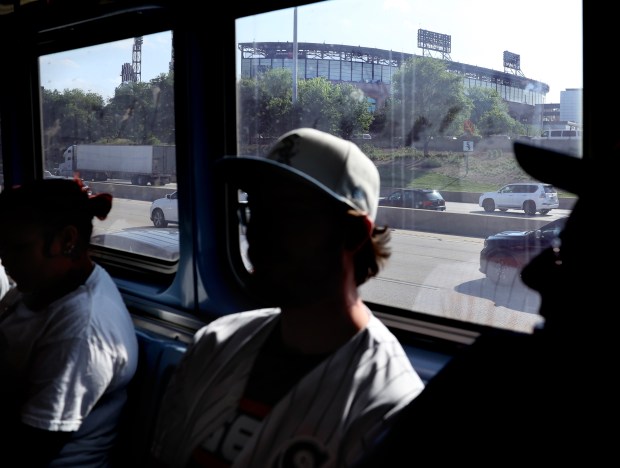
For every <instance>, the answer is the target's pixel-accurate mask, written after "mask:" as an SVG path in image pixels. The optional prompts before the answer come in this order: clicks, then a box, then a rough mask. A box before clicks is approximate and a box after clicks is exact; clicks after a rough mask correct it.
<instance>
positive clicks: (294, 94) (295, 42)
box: [293, 7, 298, 104]
mask: <svg viewBox="0 0 620 468" xmlns="http://www.w3.org/2000/svg"><path fill="white" fill-rule="evenodd" d="M297 55H298V54H297V7H295V10H294V13H293V104H295V103H296V102H297Z"/></svg>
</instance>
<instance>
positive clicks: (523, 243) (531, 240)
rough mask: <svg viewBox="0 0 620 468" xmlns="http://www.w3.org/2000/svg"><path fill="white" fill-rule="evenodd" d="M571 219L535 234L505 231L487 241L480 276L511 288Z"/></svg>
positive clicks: (556, 222)
mask: <svg viewBox="0 0 620 468" xmlns="http://www.w3.org/2000/svg"><path fill="white" fill-rule="evenodd" d="M567 219H568V217H563V218H558V219H556V220H555V221H551V222H550V223H548V224H545V225H544V226H543V227H542V228H540V229H536V230H534V231H502V232H498V233H497V234H493V235H492V236H488V237H487V238H486V239H485V240H484V247H483V248H482V250H481V251H480V272H481V273H484V274H485V275H486V277H487V278H488V279H489V280H491V281H493V282H494V283H498V284H503V285H507V284H512V283H513V281H514V280H515V278H516V276H517V275H518V274H519V273H520V271H521V269H522V268H523V267H524V266H525V265H527V263H529V261H530V260H531V259H532V258H534V257H535V256H536V255H538V254H539V253H540V252H542V251H543V250H544V249H546V248H547V247H549V246H551V245H552V244H553V242H554V241H555V240H556V239H557V237H558V235H559V234H560V232H561V231H562V229H563V228H564V224H565V223H566V220H567Z"/></svg>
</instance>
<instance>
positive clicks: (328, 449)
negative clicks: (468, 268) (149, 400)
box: [151, 309, 424, 468]
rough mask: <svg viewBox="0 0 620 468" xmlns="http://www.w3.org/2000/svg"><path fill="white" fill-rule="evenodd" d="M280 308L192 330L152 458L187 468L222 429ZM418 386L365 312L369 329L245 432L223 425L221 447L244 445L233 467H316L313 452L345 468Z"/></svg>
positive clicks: (394, 345) (396, 346) (395, 346)
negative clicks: (289, 462)
mask: <svg viewBox="0 0 620 468" xmlns="http://www.w3.org/2000/svg"><path fill="white" fill-rule="evenodd" d="M368 313H369V314H371V312H370V310H369V311H368ZM279 314H280V310H279V309H261V310H255V311H249V312H241V313H237V314H231V315H228V316H224V317H221V318H219V319H217V320H215V321H213V322H211V323H210V324H209V325H207V326H205V327H203V328H202V329H201V330H199V331H198V332H197V333H196V335H195V336H194V342H193V344H192V346H190V348H189V349H188V350H187V352H186V354H185V356H184V357H183V359H182V360H181V362H180V363H179V366H178V367H177V369H176V371H175V374H174V375H173V376H172V379H171V382H170V385H169V386H168V387H167V390H166V393H165V395H164V399H163V401H162V404H161V407H160V413H159V416H158V422H157V426H156V431H155V436H154V442H153V445H152V448H151V451H152V453H153V455H154V456H155V457H156V458H157V459H158V460H160V461H161V462H163V463H164V464H165V465H166V466H169V467H173V468H177V467H178V468H184V467H186V466H187V464H188V460H189V459H190V457H191V454H192V452H193V451H194V449H195V448H196V447H197V446H199V445H201V444H203V443H204V442H205V441H211V440H212V437H215V436H218V437H219V435H221V433H222V431H220V429H221V428H222V427H225V426H226V425H227V423H228V422H229V421H230V420H231V417H234V416H235V415H237V414H238V409H239V403H240V400H241V398H242V395H243V392H244V390H245V388H246V384H247V382H248V379H249V376H250V372H251V369H252V365H253V363H254V361H255V358H256V356H257V355H258V354H259V350H260V348H261V346H262V345H263V343H265V340H266V339H267V337H268V336H269V334H270V333H271V331H272V330H273V329H274V327H275V326H276V324H277V319H278V316H279ZM423 388H424V384H423V382H422V380H421V379H420V377H419V376H418V374H417V373H416V372H415V370H414V369H413V367H412V366H411V362H410V361H409V358H408V357H407V355H406V353H405V351H404V350H403V348H402V346H401V345H400V343H399V342H398V340H397V339H396V337H395V336H394V335H393V334H392V333H391V332H390V331H389V330H388V329H387V327H386V326H385V325H384V324H383V323H382V322H381V321H380V320H379V319H378V318H376V317H375V316H374V315H372V314H371V316H370V321H369V323H368V325H367V326H366V328H364V329H363V330H362V331H360V332H359V333H357V334H356V335H355V336H354V337H352V338H351V339H350V340H349V341H348V342H347V343H345V344H344V345H343V346H341V347H340V348H339V349H338V350H336V351H335V352H333V353H332V354H330V355H329V356H328V357H326V358H325V359H324V360H323V361H322V362H321V363H319V364H318V365H317V366H316V367H314V368H313V369H312V370H311V371H310V372H309V373H308V374H306V375H305V376H304V377H303V378H301V380H300V381H298V382H297V383H296V384H294V385H293V387H292V388H291V389H290V390H289V391H288V392H287V394H286V395H285V396H284V397H283V398H282V399H281V400H279V401H278V402H277V403H276V405H275V406H274V407H273V408H272V409H271V410H270V412H269V414H268V415H267V416H266V417H265V419H264V420H263V421H262V422H260V423H259V424H258V426H255V427H253V428H252V430H251V432H247V431H245V430H244V429H245V428H247V427H244V428H241V424H240V421H239V420H237V421H236V422H235V424H233V425H236V427H237V430H235V428H232V429H227V436H226V437H227V438H226V440H219V441H218V443H221V444H223V445H225V446H227V447H229V448H231V450H229V451H233V450H232V448H233V446H235V447H234V448H235V449H237V448H238V449H240V453H238V455H236V456H235V457H234V461H233V462H232V465H231V466H232V467H272V466H285V465H286V466H288V465H287V464H286V462H285V461H283V460H284V459H292V460H304V461H305V464H304V466H309V467H311V466H319V465H318V464H316V465H314V464H313V463H312V462H311V461H310V460H311V459H312V456H313V455H314V454H318V457H320V459H321V461H322V464H321V465H320V466H321V467H325V468H334V467H338V466H350V465H351V464H352V463H353V461H355V460H357V459H359V458H360V457H361V455H362V454H363V453H364V451H365V450H366V448H367V447H369V446H370V442H371V441H372V440H373V439H374V438H375V437H377V435H378V434H379V433H380V432H381V431H382V430H384V429H385V427H387V426H388V425H389V424H390V423H391V420H392V417H393V416H394V415H395V414H396V413H397V412H398V411H399V410H400V409H402V408H403V407H405V406H406V405H407V403H409V402H410V401H411V400H412V399H413V398H415V397H416V396H417V395H418V394H419V393H420V392H421V391H422V389H423ZM237 423H239V424H237ZM233 439H234V440H233ZM238 444H241V445H238ZM302 464H303V463H302V462H299V466H301V465H302ZM291 466H292V465H291Z"/></svg>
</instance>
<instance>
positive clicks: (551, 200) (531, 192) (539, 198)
mask: <svg viewBox="0 0 620 468" xmlns="http://www.w3.org/2000/svg"><path fill="white" fill-rule="evenodd" d="M478 205H479V206H481V207H482V208H484V211H486V212H488V213H492V212H493V211H495V210H496V209H498V210H500V211H508V210H523V211H524V212H525V214H526V215H530V216H531V215H534V214H536V212H539V213H540V214H543V215H544V214H547V213H549V212H550V211H551V210H553V209H557V208H558V207H559V206H560V202H559V201H558V193H557V190H556V189H555V188H554V187H553V185H551V184H543V183H540V182H529V183H528V182H519V183H513V184H506V185H504V186H503V187H502V188H500V189H499V190H497V191H495V192H485V193H483V194H482V195H480V198H479V199H478Z"/></svg>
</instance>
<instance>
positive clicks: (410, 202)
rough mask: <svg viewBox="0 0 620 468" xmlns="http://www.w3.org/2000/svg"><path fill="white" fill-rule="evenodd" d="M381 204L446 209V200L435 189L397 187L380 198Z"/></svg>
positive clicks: (436, 209)
mask: <svg viewBox="0 0 620 468" xmlns="http://www.w3.org/2000/svg"><path fill="white" fill-rule="evenodd" d="M379 205H380V206H394V207H397V208H418V209H421V210H435V211H446V201H445V200H444V198H443V196H442V195H441V193H440V192H439V191H438V190H433V189H421V188H404V189H396V190H393V191H392V192H391V193H390V194H389V195H388V196H386V197H381V198H379Z"/></svg>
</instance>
